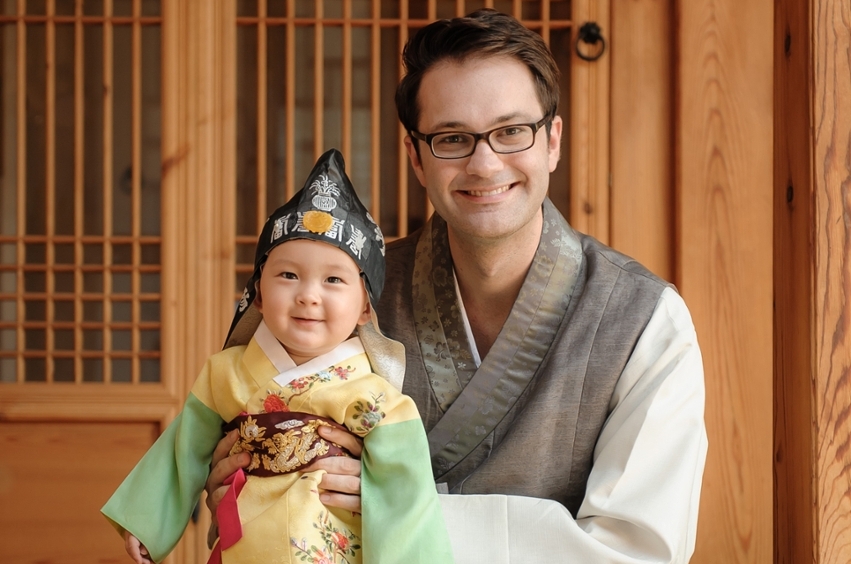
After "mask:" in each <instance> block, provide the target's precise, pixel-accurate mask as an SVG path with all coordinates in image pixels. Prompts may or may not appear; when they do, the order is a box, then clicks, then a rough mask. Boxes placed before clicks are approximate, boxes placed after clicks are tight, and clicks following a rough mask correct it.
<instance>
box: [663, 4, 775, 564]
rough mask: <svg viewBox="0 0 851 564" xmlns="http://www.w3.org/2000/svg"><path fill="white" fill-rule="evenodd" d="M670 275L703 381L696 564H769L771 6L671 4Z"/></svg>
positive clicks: (770, 543) (770, 510) (771, 404)
mask: <svg viewBox="0 0 851 564" xmlns="http://www.w3.org/2000/svg"><path fill="white" fill-rule="evenodd" d="M677 10H678V18H679V21H678V24H679V25H678V31H677V33H678V57H677V64H676V69H677V79H676V80H677V95H678V99H677V121H676V137H675V138H676V143H677V145H676V149H677V163H676V181H675V189H676V208H675V209H676V214H677V220H678V233H679V236H678V238H677V242H678V247H677V249H676V254H675V256H676V264H677V269H678V274H677V276H676V279H677V282H678V285H679V288H680V290H681V292H682V294H683V296H684V298H685V300H686V303H687V304H688V305H689V308H690V309H691V312H692V316H693V318H694V322H695V327H696V329H697V335H698V340H699V342H700V345H701V349H702V351H703V358H704V367H705V372H706V397H707V400H706V424H707V432H708V435H709V454H708V458H707V465H706V471H705V476H704V481H703V493H702V499H701V507H700V518H699V526H698V537H697V548H696V552H695V556H694V558H693V559H692V563H694V564H704V563H705V564H717V563H722V562H723V563H724V564H733V563H739V562H741V563H745V562H747V563H767V562H770V561H771V559H772V553H773V542H772V528H773V526H772V517H771V515H772V507H773V497H772V494H773V492H772V480H771V475H772V474H771V473H772V440H771V437H772V406H773V402H772V381H773V378H772V364H773V363H772V323H771V320H772V256H771V252H770V249H771V246H772V237H773V230H772V203H771V194H772V182H771V178H772V172H773V171H772V166H773V153H772V146H773V143H772V131H773V114H772V103H773V67H772V63H773V53H772V30H773V17H774V15H773V3H772V2H771V1H770V0H756V1H752V2H739V1H737V0H690V1H681V2H678V4H677Z"/></svg>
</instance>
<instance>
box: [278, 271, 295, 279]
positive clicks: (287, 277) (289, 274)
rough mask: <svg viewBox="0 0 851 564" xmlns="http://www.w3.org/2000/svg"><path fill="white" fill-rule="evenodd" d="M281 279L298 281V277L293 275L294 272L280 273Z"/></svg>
mask: <svg viewBox="0 0 851 564" xmlns="http://www.w3.org/2000/svg"><path fill="white" fill-rule="evenodd" d="M281 277H283V278H286V279H287V280H298V276H296V275H295V272H282V273H281Z"/></svg>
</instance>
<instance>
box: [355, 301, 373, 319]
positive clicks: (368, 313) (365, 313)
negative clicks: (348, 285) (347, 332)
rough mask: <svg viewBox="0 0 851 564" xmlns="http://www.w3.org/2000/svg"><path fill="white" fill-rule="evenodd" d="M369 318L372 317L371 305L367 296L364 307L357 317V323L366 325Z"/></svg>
mask: <svg viewBox="0 0 851 564" xmlns="http://www.w3.org/2000/svg"><path fill="white" fill-rule="evenodd" d="M370 319H372V305H370V303H369V298H367V300H366V307H365V308H364V310H363V311H362V312H361V314H360V317H358V325H366V324H367V322H368V321H369V320H370Z"/></svg>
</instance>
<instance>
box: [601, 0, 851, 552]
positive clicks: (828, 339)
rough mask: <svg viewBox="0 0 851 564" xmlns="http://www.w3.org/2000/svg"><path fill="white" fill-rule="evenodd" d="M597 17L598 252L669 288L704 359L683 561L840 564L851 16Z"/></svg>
mask: <svg viewBox="0 0 851 564" xmlns="http://www.w3.org/2000/svg"><path fill="white" fill-rule="evenodd" d="M611 18H612V34H613V35H614V39H613V41H612V62H611V66H612V88H611V90H612V102H611V103H612V114H611V132H612V135H611V163H612V164H611V167H612V174H613V182H612V188H611V215H612V218H611V242H612V244H613V246H615V247H617V248H619V249H621V250H624V251H625V252H627V253H629V254H632V255H633V256H636V257H637V258H639V259H640V260H642V261H643V262H645V263H646V264H648V265H649V266H650V267H651V268H652V269H653V270H654V271H656V272H657V273H659V274H660V275H662V276H665V277H668V278H669V279H671V280H672V281H674V282H675V283H676V284H677V286H678V288H679V289H680V291H681V293H682V294H683V296H684V297H685V299H686V302H687V303H688V304H689V307H690V309H691V312H692V315H693V317H694V321H695V325H696V327H697V332H698V338H699V340H700V343H701V347H702V350H703V354H704V364H705V369H706V386H707V404H706V422H707V429H708V433H709V456H708V460H707V467H706V472H705V476H704V483H703V496H702V501H701V512H700V522H699V527H698V540H697V549H696V552H695V556H694V558H693V560H692V562H695V563H717V562H724V563H725V564H726V563H738V562H741V563H745V562H747V563H764V562H778V563H789V564H802V563H808V562H813V563H823V564H828V563H830V564H833V563H838V562H843V563H844V562H849V561H851V477H850V476H851V473H849V467H851V448H849V444H851V418H849V413H851V409H849V407H851V384H849V382H850V381H851V378H849V377H851V336H849V334H848V333H849V331H851V304H849V299H848V297H849V294H851V267H849V261H851V236H849V235H851V134H850V133H849V131H851V79H849V77H851V60H849V57H848V53H849V52H851V6H849V4H848V3H847V2H835V1H833V0H779V1H777V2H775V3H772V2H770V1H768V0H755V1H751V2H739V1H738V0H692V1H684V0H637V1H625V0H615V1H614V2H613V5H612V14H611ZM669 174H670V176H668V175H669Z"/></svg>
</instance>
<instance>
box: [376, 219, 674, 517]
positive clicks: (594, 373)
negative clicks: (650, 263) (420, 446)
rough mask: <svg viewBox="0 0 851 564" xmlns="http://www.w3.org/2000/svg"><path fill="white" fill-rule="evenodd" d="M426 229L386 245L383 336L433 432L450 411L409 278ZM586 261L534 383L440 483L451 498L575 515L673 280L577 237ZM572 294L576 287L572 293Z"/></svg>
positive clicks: (381, 311) (406, 390)
mask: <svg viewBox="0 0 851 564" xmlns="http://www.w3.org/2000/svg"><path fill="white" fill-rule="evenodd" d="M420 235H421V231H418V232H417V233H414V234H412V235H411V236H409V237H406V238H404V239H401V240H398V241H395V242H394V243H392V244H390V245H388V247H387V257H386V258H387V272H388V273H389V276H388V278H387V280H386V284H385V287H384V292H383V294H382V296H381V300H380V302H379V306H378V320H379V323H380V326H381V329H382V331H383V332H384V333H385V334H386V335H388V336H389V337H391V338H393V339H396V340H398V341H401V342H402V343H403V344H404V345H405V348H406V357H407V373H406V376H405V381H404V387H403V391H404V393H406V394H408V395H410V396H411V397H412V398H413V399H414V401H415V402H416V404H417V407H418V408H419V410H420V415H421V416H422V418H423V422H424V424H425V428H426V431H432V429H433V428H434V427H435V425H436V424H437V423H438V421H440V419H441V417H442V416H443V414H444V412H443V410H442V409H441V407H440V403H439V402H438V400H437V398H436V396H435V393H434V391H433V390H432V386H431V383H430V380H429V377H428V375H427V373H426V369H425V365H424V363H423V356H422V354H421V351H420V348H419V347H418V346H417V329H416V325H415V322H414V310H413V300H412V291H411V284H412V273H413V268H414V259H415V253H416V248H417V241H418V238H419V236H420ZM579 237H580V241H581V246H582V252H583V260H582V263H581V266H580V270H579V275H578V278H577V279H576V282H575V287H574V289H573V297H572V298H571V299H570V302H569V304H568V306H567V311H566V313H565V316H564V318H563V320H562V322H561V324H560V325H559V327H558V329H557V331H556V332H555V334H554V335H553V338H552V344H551V345H550V347H549V350H548V352H547V353H546V354H545V356H544V358H543V360H542V362H541V364H540V366H539V367H538V369H537V371H536V372H535V375H534V377H533V378H532V379H531V381H530V382H529V384H528V386H527V387H526V388H525V390H524V391H523V392H522V394H520V396H519V398H518V399H517V401H516V402H515V403H514V404H513V406H512V407H511V408H510V409H509V410H508V412H507V413H506V414H505V415H504V417H503V418H502V419H501V420H500V421H499V423H498V424H497V425H496V427H495V428H494V430H493V431H492V432H491V433H489V434H488V435H487V436H486V437H485V438H484V440H483V441H482V442H481V443H480V444H479V445H478V446H477V447H476V448H475V449H473V450H472V452H470V453H469V454H468V455H467V456H466V457H465V458H463V460H461V461H460V462H459V463H458V464H456V465H455V466H454V467H453V468H452V469H451V470H450V471H449V472H448V473H446V474H444V475H442V476H440V477H439V480H438V481H440V482H447V483H448V487H449V491H450V492H451V493H466V494H477V493H499V494H512V495H523V496H531V497H539V498H548V499H553V500H556V501H558V502H560V503H562V504H563V505H565V506H566V507H567V508H568V509H569V510H570V512H571V513H572V514H573V515H574V516H575V515H576V512H577V511H578V509H579V505H580V504H581V502H582V499H583V497H584V495H585V488H586V483H587V480H588V475H589V473H590V471H591V463H592V456H593V453H594V446H595V444H596V442H597V438H598V436H599V435H600V431H601V429H602V427H603V424H604V423H605V421H606V418H607V417H608V414H609V403H610V401H611V398H612V392H613V390H614V388H615V385H616V384H617V381H618V378H619V377H620V374H621V372H622V371H623V369H624V367H625V366H626V363H627V361H628V360H629V358H630V356H631V354H632V351H633V349H634V348H635V344H636V342H637V341H638V338H639V337H640V336H641V333H642V331H643V330H644V328H645V327H646V325H647V323H648V321H649V319H650V317H651V315H652V314H653V311H654V309H655V307H656V304H657V302H658V300H659V296H660V294H661V293H662V290H664V289H665V287H667V283H666V282H664V281H662V280H661V279H659V278H658V277H656V276H654V275H653V274H652V273H651V272H650V271H648V270H647V269H646V268H644V267H643V266H641V265H640V264H639V263H637V262H636V261H635V260H633V259H631V258H629V257H627V256H625V255H623V254H621V253H618V252H616V251H614V250H612V249H610V248H608V247H606V246H605V245H603V244H601V243H600V242H598V241H597V240H595V239H593V238H592V237H589V236H585V235H580V236H579ZM564 291H565V292H569V291H570V289H565V290H564Z"/></svg>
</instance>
